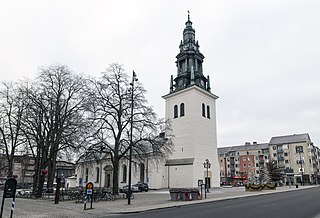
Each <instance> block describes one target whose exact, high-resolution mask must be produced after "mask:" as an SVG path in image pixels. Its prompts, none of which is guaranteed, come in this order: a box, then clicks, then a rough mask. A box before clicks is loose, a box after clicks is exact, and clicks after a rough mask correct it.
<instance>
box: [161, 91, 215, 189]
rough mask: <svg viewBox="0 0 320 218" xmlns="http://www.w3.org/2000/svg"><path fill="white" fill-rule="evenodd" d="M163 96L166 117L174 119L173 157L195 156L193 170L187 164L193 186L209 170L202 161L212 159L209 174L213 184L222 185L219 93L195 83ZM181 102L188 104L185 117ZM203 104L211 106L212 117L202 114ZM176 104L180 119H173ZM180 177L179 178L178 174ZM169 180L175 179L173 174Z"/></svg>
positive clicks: (172, 120) (172, 122)
mask: <svg viewBox="0 0 320 218" xmlns="http://www.w3.org/2000/svg"><path fill="white" fill-rule="evenodd" d="M164 99H165V100H166V118H167V119H170V120H171V124H172V129H173V134H174V135H175V139H174V146H175V151H174V153H173V154H172V156H171V157H170V159H180V158H195V160H194V164H193V168H192V170H191V169H189V168H188V167H186V169H187V170H190V173H191V174H192V178H191V180H190V181H189V183H191V184H192V185H193V186H197V181H198V180H199V179H203V180H204V176H205V175H206V170H205V169H204V167H203V162H204V161H205V159H209V161H210V163H211V168H210V171H212V172H210V173H209V174H210V175H211V176H210V179H211V186H215V187H218V186H220V176H219V163H218V156H217V130H216V105H215V100H216V99H217V96H215V95H213V94H211V93H208V92H206V91H205V90H203V89H201V88H199V87H197V86H192V87H190V88H186V89H183V90H181V91H178V92H176V93H172V94H170V95H167V96H164ZM181 103H184V105H185V116H183V117H180V104H181ZM202 103H204V104H205V107H207V105H209V106H210V119H208V118H207V117H203V116H202ZM174 105H178V109H179V110H178V112H179V116H178V118H173V115H174ZM206 113H207V109H206ZM177 176H178V177H179V174H177ZM169 179H170V180H173V181H175V178H173V177H171V178H169ZM188 179H189V177H188ZM185 181H186V180H185ZM185 181H184V182H185ZM173 184H174V183H173ZM181 184H182V182H181Z"/></svg>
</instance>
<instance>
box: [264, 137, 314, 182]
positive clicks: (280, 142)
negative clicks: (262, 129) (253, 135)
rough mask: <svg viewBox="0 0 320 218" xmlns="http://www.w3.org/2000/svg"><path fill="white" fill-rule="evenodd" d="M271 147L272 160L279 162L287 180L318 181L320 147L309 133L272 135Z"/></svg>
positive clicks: (279, 166)
mask: <svg viewBox="0 0 320 218" xmlns="http://www.w3.org/2000/svg"><path fill="white" fill-rule="evenodd" d="M269 149H270V156H271V160H272V161H274V162H276V163H277V165H278V168H279V169H280V170H281V172H282V173H283V175H284V180H285V182H294V183H304V184H305V183H306V184H315V183H317V179H316V178H317V177H318V174H319V157H318V153H319V149H318V148H317V147H316V146H314V145H313V143H312V142H311V139H310V136H309V134H308V133H304V134H294V135H286V136H277V137H272V138H271V140H270V142H269Z"/></svg>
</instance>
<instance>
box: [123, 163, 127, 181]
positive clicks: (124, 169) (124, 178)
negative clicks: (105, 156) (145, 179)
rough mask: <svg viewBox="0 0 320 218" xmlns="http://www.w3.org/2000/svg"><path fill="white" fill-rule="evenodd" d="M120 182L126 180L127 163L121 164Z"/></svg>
mask: <svg viewBox="0 0 320 218" xmlns="http://www.w3.org/2000/svg"><path fill="white" fill-rule="evenodd" d="M122 182H123V183H126V182H127V165H123V166H122Z"/></svg>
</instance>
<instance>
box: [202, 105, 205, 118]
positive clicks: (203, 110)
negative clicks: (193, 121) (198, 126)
mask: <svg viewBox="0 0 320 218" xmlns="http://www.w3.org/2000/svg"><path fill="white" fill-rule="evenodd" d="M202 116H203V117H206V106H205V105H204V103H202Z"/></svg>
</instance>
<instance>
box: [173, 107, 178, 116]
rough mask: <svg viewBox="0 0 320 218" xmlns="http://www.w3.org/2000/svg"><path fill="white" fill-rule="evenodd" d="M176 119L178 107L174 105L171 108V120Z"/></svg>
mask: <svg viewBox="0 0 320 218" xmlns="http://www.w3.org/2000/svg"><path fill="white" fill-rule="evenodd" d="M177 117H178V105H175V106H174V107H173V118H177Z"/></svg>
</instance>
